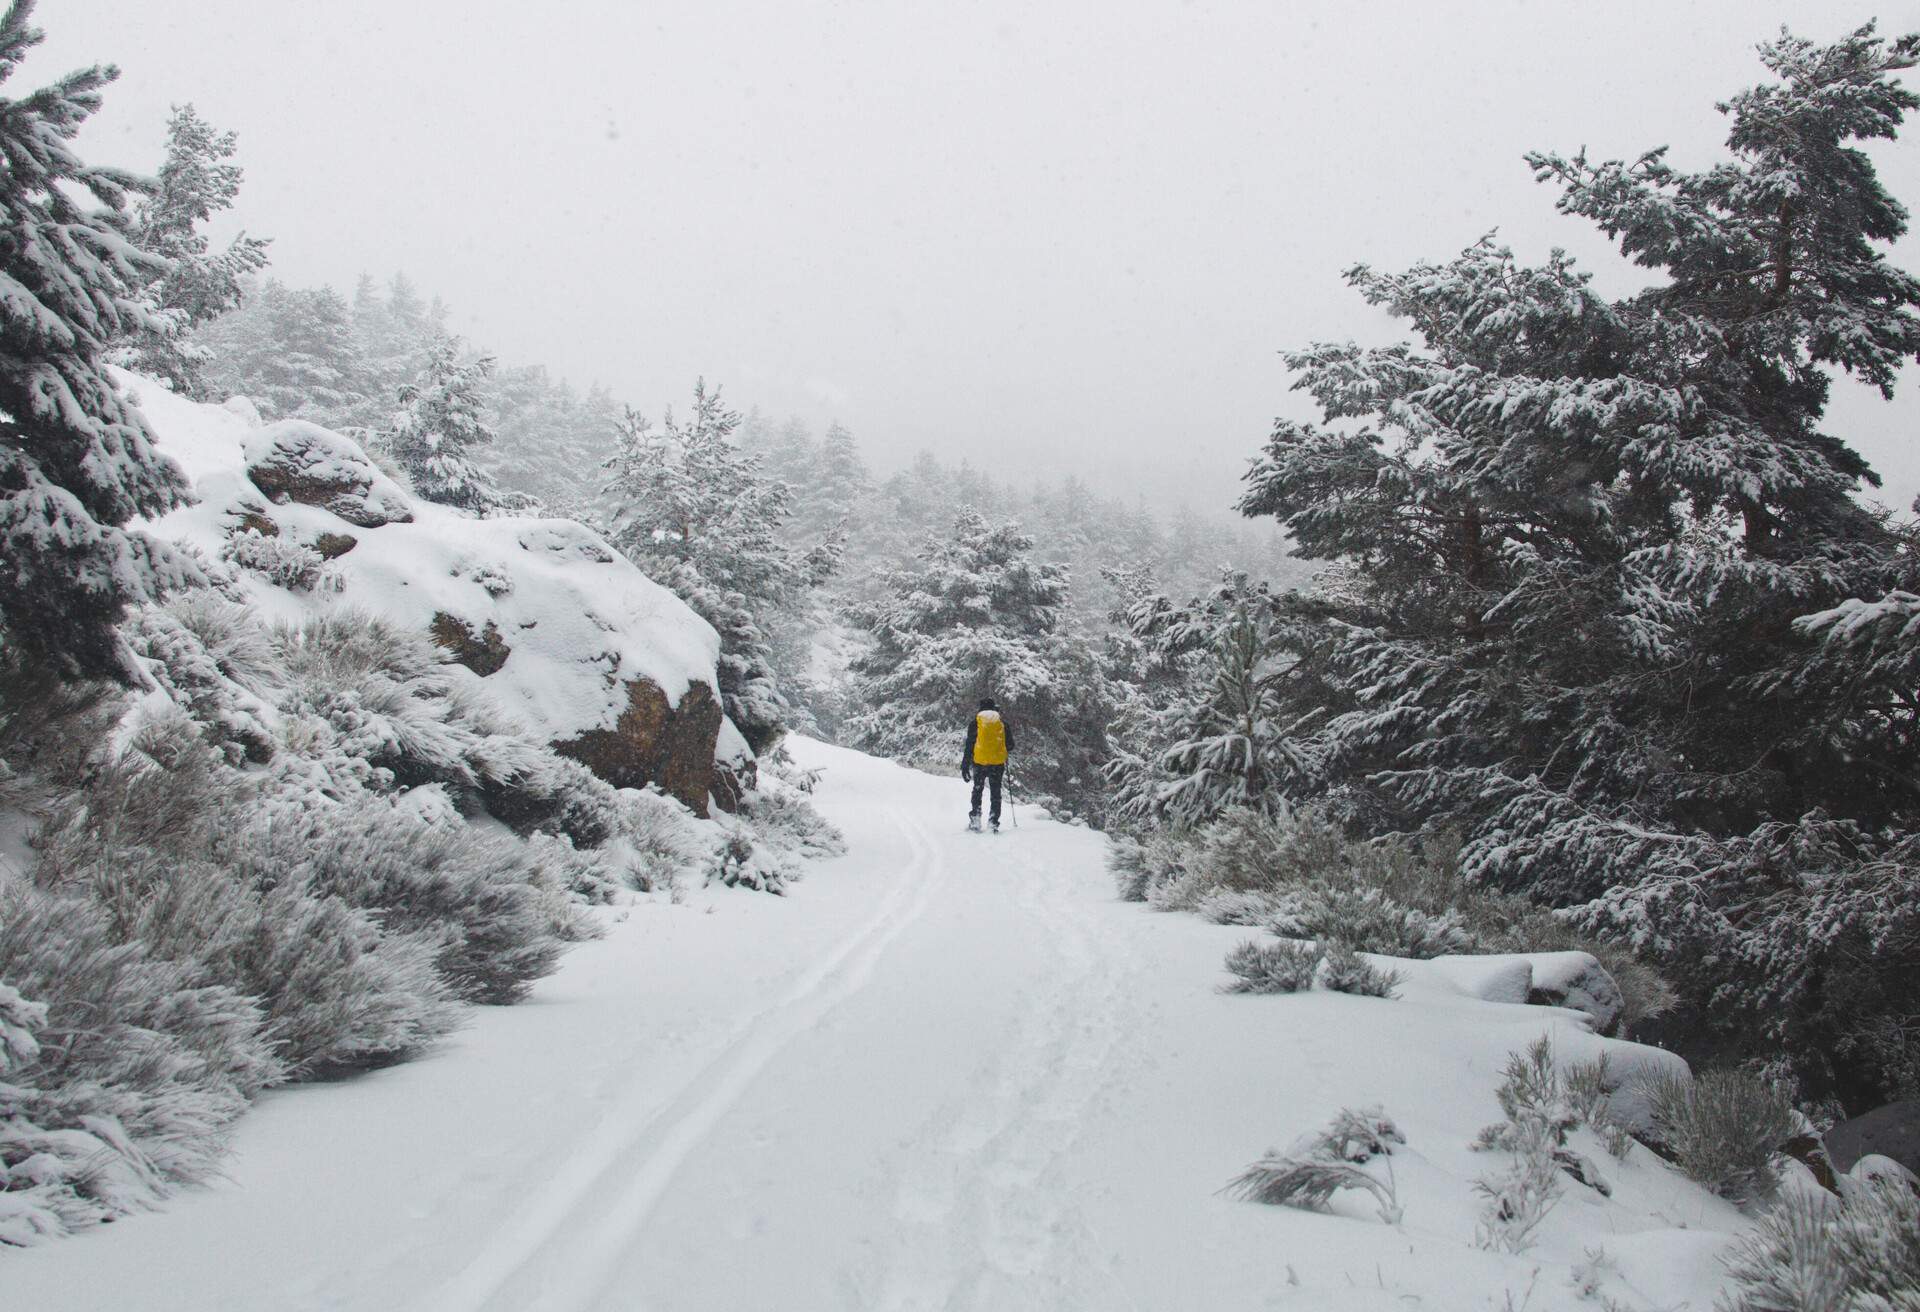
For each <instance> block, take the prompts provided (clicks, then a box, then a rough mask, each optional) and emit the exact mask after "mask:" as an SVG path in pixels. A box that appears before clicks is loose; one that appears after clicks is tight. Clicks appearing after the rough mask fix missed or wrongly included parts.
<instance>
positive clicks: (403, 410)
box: [383, 337, 501, 513]
mask: <svg viewBox="0 0 1920 1312" xmlns="http://www.w3.org/2000/svg"><path fill="white" fill-rule="evenodd" d="M492 372H493V357H492V356H490V355H482V356H476V357H473V358H471V359H463V358H462V356H461V351H460V339H459V338H457V337H442V338H440V339H439V340H438V341H436V342H435V343H434V344H433V347H432V350H431V352H430V354H429V355H428V357H427V364H426V368H425V369H423V370H422V371H421V374H420V376H419V377H418V378H417V379H415V380H414V381H413V382H411V383H408V384H407V385H406V386H404V387H402V388H401V389H400V409H399V410H398V411H397V412H395V414H394V416H393V421H392V424H391V426H390V427H389V428H388V429H387V431H386V432H385V434H384V435H383V438H384V442H385V445H386V447H387V449H388V451H390V452H391V453H392V455H393V458H394V460H395V461H396V462H397V463H398V464H399V466H400V468H401V469H403V470H405V471H406V474H407V476H408V478H409V479H411V480H412V482H413V490H414V492H415V494H416V495H418V496H421V497H424V498H426V499H427V500H428V501H437V502H439V503H440V504H441V505H446V506H457V507H459V508H460V509H462V510H472V511H476V512H480V513H485V512H486V511H488V510H492V509H495V508H497V507H498V506H499V505H500V500H501V498H500V490H499V488H497V487H495V486H494V483H493V480H492V479H491V478H489V477H488V476H487V475H486V474H485V473H484V472H483V471H482V470H481V469H480V467H479V465H478V464H476V463H475V448H477V447H482V446H485V445H487V444H488V443H490V442H492V441H493V430H492V428H491V427H489V425H488V422H487V417H486V414H485V408H484V402H483V398H482V395H481V388H482V386H483V384H484V383H485V381H486V379H487V377H488V376H489V375H490V374H491V373H492Z"/></svg>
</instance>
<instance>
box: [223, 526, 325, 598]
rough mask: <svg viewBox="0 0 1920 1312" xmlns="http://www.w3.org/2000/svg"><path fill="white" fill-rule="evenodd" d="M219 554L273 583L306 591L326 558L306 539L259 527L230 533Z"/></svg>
mask: <svg viewBox="0 0 1920 1312" xmlns="http://www.w3.org/2000/svg"><path fill="white" fill-rule="evenodd" d="M220 558H221V559H222V560H224V561H226V562H228V563H229V564H231V565H234V566H236V567H238V568H240V569H244V570H248V571H250V572H251V573H254V574H258V575H259V576H260V577H261V578H264V579H265V580H266V581H267V582H269V583H271V584H273V585H274V586H275V587H280V588H288V589H292V590H295V591H300V592H305V591H308V590H309V589H311V588H312V587H313V586H314V584H316V583H318V582H319V581H320V575H321V571H322V570H324V569H325V568H326V564H327V562H326V558H325V557H324V556H322V555H321V554H320V553H319V552H317V551H315V550H314V549H313V548H312V547H309V546H307V545H306V544H305V543H301V542H295V541H294V540H293V539H292V538H288V537H283V536H279V535H275V536H273V537H268V536H267V535H266V534H264V533H262V532H260V530H259V529H254V528H247V529H242V530H240V531H239V532H238V533H235V534H233V535H232V536H231V537H229V538H228V539H227V541H226V545H224V546H223V547H221V548H220Z"/></svg>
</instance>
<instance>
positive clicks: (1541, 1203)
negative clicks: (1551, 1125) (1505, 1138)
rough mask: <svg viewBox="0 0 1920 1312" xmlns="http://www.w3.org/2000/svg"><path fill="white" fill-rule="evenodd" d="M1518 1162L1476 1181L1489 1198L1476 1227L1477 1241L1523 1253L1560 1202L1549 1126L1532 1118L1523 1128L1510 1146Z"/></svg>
mask: <svg viewBox="0 0 1920 1312" xmlns="http://www.w3.org/2000/svg"><path fill="white" fill-rule="evenodd" d="M1508 1151H1509V1152H1511V1153H1512V1154H1513V1161H1512V1162H1511V1163H1510V1164H1509V1165H1508V1166H1507V1168H1506V1169H1505V1170H1504V1171H1500V1172H1497V1173H1495V1174H1493V1175H1487V1176H1482V1177H1481V1178H1480V1179H1478V1180H1476V1181H1474V1185H1473V1187H1474V1190H1475V1191H1476V1192H1477V1193H1479V1194H1480V1196H1481V1197H1482V1198H1483V1199H1485V1200H1486V1201H1485V1202H1484V1203H1483V1204H1482V1206H1481V1209H1480V1220H1479V1223H1478V1225H1477V1226H1476V1227H1475V1229H1474V1243H1475V1244H1477V1245H1478V1246H1480V1247H1481V1248H1486V1249H1492V1250H1495V1251H1498V1252H1505V1253H1524V1252H1525V1251H1526V1250H1527V1249H1528V1248H1530V1247H1532V1246H1533V1232H1534V1231H1535V1230H1536V1229H1538V1228H1539V1225H1540V1223H1541V1222H1542V1221H1544V1220H1546V1219H1547V1213H1548V1212H1551V1211H1552V1210H1553V1205H1554V1204H1555V1203H1557V1202H1559V1201H1560V1193H1561V1183H1560V1164H1559V1163H1558V1162H1556V1161H1555V1160H1554V1152H1553V1144H1552V1141H1551V1139H1550V1138H1549V1135H1548V1132H1547V1129H1546V1127H1545V1126H1543V1125H1541V1124H1539V1123H1538V1122H1533V1121H1529V1122H1526V1123H1524V1124H1522V1125H1520V1126H1518V1127H1516V1132H1515V1134H1514V1136H1513V1138H1512V1140H1511V1141H1510V1143H1509V1145H1508Z"/></svg>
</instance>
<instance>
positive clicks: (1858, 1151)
mask: <svg viewBox="0 0 1920 1312" xmlns="http://www.w3.org/2000/svg"><path fill="white" fill-rule="evenodd" d="M1827 1153H1828V1155H1829V1156H1831V1157H1832V1159H1833V1167H1834V1169H1835V1170H1836V1171H1851V1170H1852V1169H1853V1165H1854V1163H1855V1162H1858V1161H1859V1160H1860V1159H1861V1158H1862V1157H1867V1156H1879V1157H1891V1158H1892V1159H1893V1160H1894V1161H1896V1162H1898V1163H1900V1165H1902V1166H1904V1167H1906V1168H1907V1169H1908V1170H1909V1171H1912V1172H1914V1173H1915V1174H1920V1098H1904V1099H1902V1100H1901V1101H1899V1102H1890V1103H1888V1104H1887V1105H1886V1106H1884V1107H1876V1108H1875V1109H1874V1110H1872V1111H1870V1112H1868V1113H1866V1114H1865V1115H1863V1116H1856V1117H1854V1118H1853V1119H1852V1120H1850V1121H1842V1122H1840V1124H1838V1125H1836V1126H1834V1127H1833V1128H1832V1129H1831V1130H1828V1131H1827Z"/></svg>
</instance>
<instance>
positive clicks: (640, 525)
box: [605, 379, 818, 753]
mask: <svg viewBox="0 0 1920 1312" xmlns="http://www.w3.org/2000/svg"><path fill="white" fill-rule="evenodd" d="M739 426H740V415H739V412H738V411H735V410H732V409H729V408H728V407H727V405H726V404H725V402H724V401H723V400H722V399H721V393H720V389H719V388H718V387H716V388H714V389H713V390H712V391H711V392H710V391H708V390H707V386H706V381H705V380H704V379H701V380H699V381H697V382H696V383H695V384H694V392H693V411H692V414H691V415H690V417H689V418H688V420H687V421H686V422H684V423H682V422H680V421H679V420H677V419H676V418H675V417H674V414H673V411H672V410H671V409H669V410H668V411H667V413H666V416H665V418H664V419H663V421H662V425H661V427H660V428H657V429H656V428H655V427H654V426H653V423H652V421H651V420H649V419H647V418H646V417H645V416H644V415H641V414H639V413H638V412H636V411H634V410H632V409H629V410H628V411H627V412H626V415H625V418H624V419H623V420H622V422H621V425H620V434H619V442H620V447H619V450H618V452H617V453H616V454H615V455H614V456H613V457H612V458H611V459H610V460H609V461H608V462H607V464H608V469H609V470H610V471H611V475H610V477H609V478H608V481H607V484H606V489H605V495H606V497H607V498H608V500H609V502H610V504H611V505H612V507H613V510H612V514H611V520H610V531H609V537H610V538H611V539H612V541H613V542H614V545H616V546H618V547H619V548H620V550H621V551H623V552H624V553H625V554H626V555H627V557H628V559H630V560H632V561H633V562H634V563H635V564H636V565H638V566H640V568H641V569H643V570H645V571H646V572H647V573H648V574H649V575H650V576H651V577H653V578H654V579H656V580H657V581H659V582H661V583H663V584H665V585H666V586H668V587H670V588H672V589H673V590H674V591H675V592H676V593H677V594H678V595H679V596H680V597H681V598H682V599H683V600H684V601H686V603H687V604H688V605H689V606H691V607H693V609H694V610H695V611H696V612H698V613H699V615H700V616H701V617H702V618H703V619H705V620H706V621H707V622H708V623H709V624H712V625H713V626H714V628H715V629H717V630H718V631H719V633H720V669H719V679H720V694H721V703H722V705H723V706H724V708H725V709H726V712H727V715H728V718H730V719H731V720H732V721H733V722H734V724H735V725H736V726H737V727H738V728H739V729H740V732H741V733H742V734H744V735H745V736H746V739H747V742H748V743H749V745H751V746H752V748H753V750H754V751H755V753H760V752H763V751H765V750H767V748H769V747H771V746H772V745H773V743H774V742H776V741H777V740H778V739H779V737H780V735H781V734H782V733H783V732H785V730H786V727H787V725H788V723H789V720H790V717H791V714H792V707H791V704H790V702H789V700H788V698H787V696H786V693H785V691H784V689H783V688H782V686H781V677H780V673H779V672H778V670H777V668H776V660H775V656H774V653H773V651H772V649H771V647H770V645H769V640H768V628H769V626H770V625H771V624H772V623H773V622H774V620H775V618H776V616H777V615H778V614H779V613H780V612H782V611H784V610H790V609H792V608H794V607H796V606H799V605H802V604H804V601H805V598H806V596H807V594H808V592H809V591H810V589H811V588H812V587H813V586H815V584H816V583H817V582H818V577H817V571H815V570H814V569H813V568H812V566H813V564H814V563H815V562H812V561H810V560H809V559H808V557H807V555H806V553H804V552H799V551H796V550H795V549H793V548H792V547H790V546H789V545H788V544H787V543H786V542H785V541H783V536H782V528H783V526H784V525H785V524H786V522H787V520H788V518H789V517H790V515H791V513H792V512H791V506H792V496H793V494H792V489H790V488H789V487H788V486H787V485H786V484H785V483H783V482H780V481H778V480H776V479H772V478H769V477H767V476H766V474H765V473H764V472H763V470H762V468H761V466H760V462H759V460H758V459H757V458H756V457H755V456H754V455H752V454H751V453H749V452H747V451H745V450H742V449H741V447H740V446H739V445H738V443H736V442H735V441H734V440H733V435H734V431H735V430H736V429H737V428H738V427H739ZM790 673H791V672H789V674H790Z"/></svg>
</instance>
